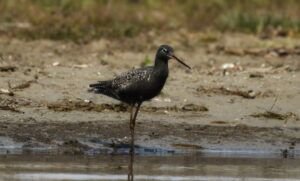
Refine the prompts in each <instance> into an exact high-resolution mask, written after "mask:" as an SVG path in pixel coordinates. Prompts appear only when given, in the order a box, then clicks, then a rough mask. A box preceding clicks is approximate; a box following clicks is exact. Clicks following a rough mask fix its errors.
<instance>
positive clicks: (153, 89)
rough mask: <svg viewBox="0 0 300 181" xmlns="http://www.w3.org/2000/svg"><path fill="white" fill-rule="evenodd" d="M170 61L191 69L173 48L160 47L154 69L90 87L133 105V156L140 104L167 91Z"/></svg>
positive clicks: (132, 73) (134, 70)
mask: <svg viewBox="0 0 300 181" xmlns="http://www.w3.org/2000/svg"><path fill="white" fill-rule="evenodd" d="M170 59H175V60H177V61H178V62H179V63H181V64H183V65H184V66H186V67H187V68H189V69H191V67H190V66H188V65H187V64H185V63H184V62H183V61H182V60H180V59H179V58H178V57H176V56H175V54H174V49H173V48H172V47H170V46H169V45H161V46H160V47H159V48H158V50H157V52H156V57H155V63H154V66H149V67H144V68H139V69H133V70H131V71H129V72H126V73H123V74H121V75H119V76H117V77H115V78H114V79H112V80H107V81H99V82H97V83H95V84H90V88H91V89H90V91H92V92H94V93H99V94H104V95H106V96H109V97H112V98H114V99H117V100H119V101H121V102H125V103H127V104H129V105H130V126H129V127H130V132H131V150H130V152H131V153H132V152H134V127H135V121H136V117H137V114H138V112H139V109H140V107H141V104H142V103H143V102H144V101H147V100H150V99H152V98H153V97H155V96H157V95H158V94H159V93H160V91H161V90H162V88H163V87H164V85H165V82H166V80H167V78H168V75H169V68H168V61H169V60H170Z"/></svg>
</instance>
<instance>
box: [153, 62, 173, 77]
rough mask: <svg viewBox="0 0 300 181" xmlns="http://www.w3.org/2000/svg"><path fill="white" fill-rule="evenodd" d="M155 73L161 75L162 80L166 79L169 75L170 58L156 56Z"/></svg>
mask: <svg viewBox="0 0 300 181" xmlns="http://www.w3.org/2000/svg"><path fill="white" fill-rule="evenodd" d="M154 72H155V73H154V74H155V75H156V76H159V77H160V79H161V80H163V79H164V80H166V79H167V77H168V75H169V68H168V60H161V59H158V58H156V59H155V64H154Z"/></svg>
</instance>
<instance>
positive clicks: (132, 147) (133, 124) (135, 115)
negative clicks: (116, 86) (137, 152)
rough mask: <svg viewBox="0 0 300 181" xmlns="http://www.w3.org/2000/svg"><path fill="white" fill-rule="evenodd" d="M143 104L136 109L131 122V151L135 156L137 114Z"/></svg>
mask: <svg viewBox="0 0 300 181" xmlns="http://www.w3.org/2000/svg"><path fill="white" fill-rule="evenodd" d="M141 104H142V103H138V104H137V107H136V109H135V112H134V115H133V117H132V120H131V121H130V131H131V149H130V153H132V154H134V127H135V120H136V117H137V114H138V112H139V109H140V107H141Z"/></svg>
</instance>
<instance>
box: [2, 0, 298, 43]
mask: <svg viewBox="0 0 300 181" xmlns="http://www.w3.org/2000/svg"><path fill="white" fill-rule="evenodd" d="M299 9H300V1H298V0H286V1H282V0H168V1H159V0H122V1H118V0H1V1H0V35H6V36H7V35H9V36H13V37H19V38H26V39H39V38H48V39H55V40H74V41H80V42H81V41H89V40H91V39H97V38H101V37H106V38H123V37H134V36H137V35H139V34H140V33H147V32H152V31H154V32H166V31H176V30H178V29H181V28H184V29H186V30H188V31H203V30H216V31H238V32H247V33H258V32H261V31H265V30H266V29H269V28H279V27H280V28H281V29H284V30H288V31H293V32H299V30H300V11H299Z"/></svg>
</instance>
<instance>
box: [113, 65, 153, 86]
mask: <svg viewBox="0 0 300 181" xmlns="http://www.w3.org/2000/svg"><path fill="white" fill-rule="evenodd" d="M152 71H153V69H152V67H145V68H139V69H133V70H130V71H129V72H125V73H123V74H121V75H119V76H117V77H116V78H115V79H113V81H112V87H114V88H117V89H119V90H122V89H126V88H127V87H128V86H130V85H133V84H134V83H136V82H139V81H146V80H147V79H150V76H151V73H152Z"/></svg>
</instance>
